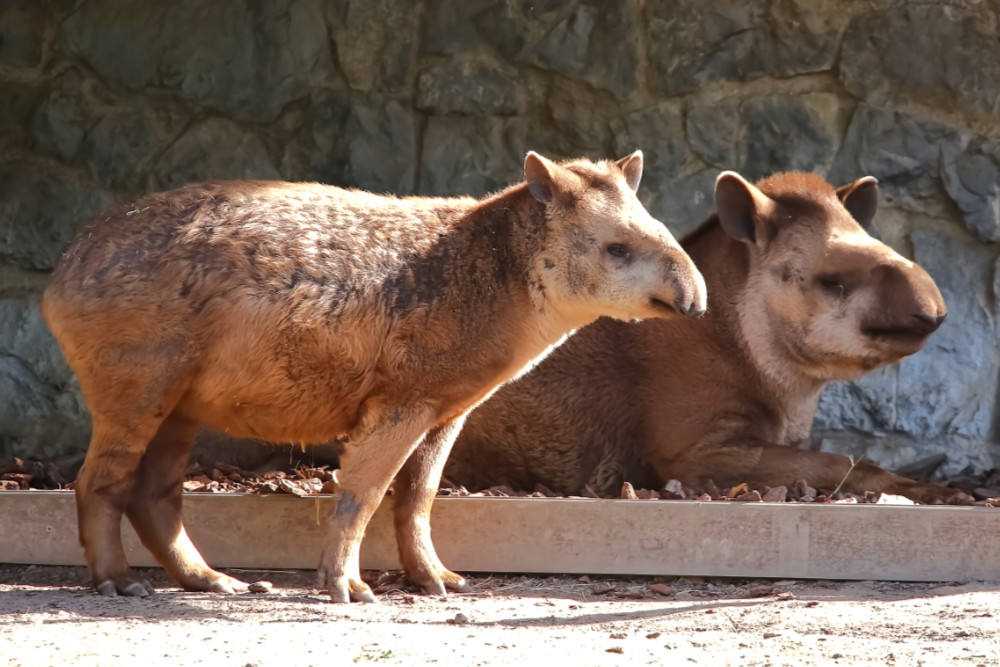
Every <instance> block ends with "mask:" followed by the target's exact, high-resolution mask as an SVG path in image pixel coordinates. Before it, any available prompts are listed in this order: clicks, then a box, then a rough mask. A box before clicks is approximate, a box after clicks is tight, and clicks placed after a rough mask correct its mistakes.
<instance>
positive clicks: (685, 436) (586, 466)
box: [445, 173, 969, 503]
mask: <svg viewBox="0 0 1000 667" xmlns="http://www.w3.org/2000/svg"><path fill="white" fill-rule="evenodd" d="M842 201H843V205H842ZM876 202H877V187H876V184H875V181H874V179H871V178H866V179H861V180H859V181H856V182H855V183H851V184H849V185H847V186H844V187H843V188H841V189H840V190H838V191H836V192H835V191H834V189H833V188H832V187H831V186H830V185H829V184H827V183H826V182H825V181H824V180H823V179H821V178H819V177H818V176H815V175H811V174H780V175H776V176H773V177H771V178H768V179H766V180H764V181H762V182H761V183H759V184H758V187H754V186H752V185H750V184H748V183H746V182H745V181H743V180H742V179H741V178H740V177H739V176H738V175H736V174H732V173H727V174H724V175H723V176H721V177H720V179H719V182H718V185H717V190H716V203H717V207H718V213H717V214H714V215H713V216H712V217H710V218H709V220H708V221H706V222H705V223H704V224H703V225H702V226H701V227H699V228H698V229H696V230H695V231H694V232H692V233H691V234H690V235H689V236H687V237H686V238H685V239H684V240H683V242H682V245H683V247H684V248H685V249H686V250H687V251H688V253H689V254H690V255H691V257H692V258H693V259H694V260H695V263H696V265H697V266H698V267H699V269H701V271H702V273H703V275H704V276H705V280H706V283H707V285H708V288H709V309H708V313H707V315H706V316H705V317H703V318H701V319H698V320H683V321H682V320H677V321H672V322H667V321H647V322H641V323H631V324H630V323H622V322H613V321H610V320H603V319H602V320H599V321H598V322H596V323H595V324H593V325H591V326H589V327H587V328H586V329H584V330H583V331H581V332H580V333H578V334H577V335H576V336H574V337H573V339H572V340H570V341H569V342H568V343H567V344H566V345H564V346H563V347H561V348H560V349H559V350H557V351H555V353H553V354H552V355H551V356H550V357H549V358H548V359H546V361H545V362H544V363H542V364H541V365H540V366H539V368H538V369H536V370H535V371H534V372H533V373H532V374H530V375H529V376H526V377H525V378H523V379H521V380H520V381H518V382H516V383H514V384H511V385H509V386H507V387H505V388H503V389H501V390H500V391H499V392H498V393H497V394H496V395H495V396H494V397H493V398H491V399H490V400H489V401H488V402H487V403H485V404H484V405H483V406H481V407H480V408H479V409H477V410H476V412H475V413H473V414H472V415H471V416H470V418H469V420H468V421H467V423H466V426H465V429H464V430H463V432H462V434H461V436H460V438H459V440H458V442H457V443H456V446H455V448H454V450H453V452H452V457H451V459H450V461H449V463H448V466H447V468H446V471H445V474H446V475H447V476H448V478H449V479H450V480H452V481H454V482H457V483H462V484H465V485H467V486H469V487H470V488H482V487H488V486H491V485H495V484H508V485H511V486H513V487H515V488H521V489H528V490H530V489H532V488H533V487H534V485H535V484H537V483H542V484H545V485H547V486H549V487H551V488H553V489H555V490H557V491H560V492H563V493H571V494H576V493H580V492H581V491H582V490H583V489H584V487H585V486H587V485H589V486H590V487H591V488H592V489H593V490H594V491H596V492H597V493H598V494H600V495H603V496H608V497H617V496H618V494H619V492H620V489H621V486H622V483H623V482H624V481H630V482H632V483H633V484H637V485H643V486H647V487H653V488H659V485H662V484H663V483H664V482H665V481H666V480H668V479H671V478H676V479H680V480H682V481H685V482H689V483H696V482H702V481H704V480H706V479H709V478H710V479H712V480H714V481H715V482H716V483H717V484H719V485H720V486H723V485H731V484H737V483H740V482H750V483H753V484H759V485H767V486H779V485H787V484H791V483H792V482H794V481H795V480H796V479H797V478H805V479H807V480H809V483H810V484H812V485H814V486H818V487H821V488H827V489H833V488H836V487H837V486H838V485H840V484H841V482H844V484H843V486H842V487H841V488H842V489H843V490H845V491H852V492H855V493H863V492H865V491H874V492H887V493H894V494H902V495H905V496H909V497H911V498H914V499H917V500H921V501H925V502H932V503H933V502H967V501H969V498H968V497H967V496H965V495H964V494H962V493H960V492H958V491H956V490H954V489H947V488H943V487H939V486H935V485H930V484H920V483H917V482H914V481H912V480H908V479H904V478H902V477H899V476H896V475H893V474H892V473H889V472H887V471H885V470H882V469H881V468H879V467H877V466H875V465H872V464H870V463H867V462H861V463H859V464H858V465H857V466H856V467H854V468H853V469H852V468H851V462H850V460H848V459H847V458H846V457H843V456H838V455H834V454H828V453H821V452H814V451H804V450H800V449H796V448H795V447H794V446H795V445H798V444H800V443H802V442H803V441H804V440H805V439H806V438H807V436H808V435H809V431H810V427H811V424H812V420H813V416H814V414H815V411H816V404H817V400H818V397H819V394H820V391H821V389H822V388H823V386H824V385H825V384H826V383H827V382H828V381H830V380H837V379H849V378H855V377H858V376H860V375H862V374H863V373H865V372H867V371H869V370H871V369H873V368H876V367H879V366H881V365H884V364H887V363H892V362H895V361H897V360H899V359H901V358H902V357H904V356H906V355H908V354H912V353H914V352H916V351H917V350H919V349H920V348H921V346H922V345H923V343H924V341H925V340H926V338H927V336H928V335H929V334H930V333H931V332H932V331H934V330H935V329H936V328H937V326H938V324H940V322H941V321H942V320H943V319H944V315H945V305H944V303H943V301H942V299H941V295H940V293H939V291H938V289H937V287H936V286H935V284H934V282H933V280H932V279H931V278H930V276H928V275H927V273H926V272H925V271H924V270H923V269H921V268H920V267H919V266H916V265H915V264H913V263H912V262H910V261H908V260H906V259H905V258H903V257H901V256H899V255H898V254H896V253H895V252H893V251H892V250H891V249H890V248H889V247H887V246H886V245H884V244H882V243H880V242H878V241H876V240H875V239H873V238H871V237H870V236H868V234H867V233H865V231H864V230H863V228H862V226H861V225H859V224H858V221H861V223H862V224H865V225H867V223H868V222H869V221H870V220H871V218H872V216H873V215H874V212H875V206H876ZM845 206H846V208H845ZM852 215H853V217H852ZM855 218H856V219H855ZM789 445H792V446H789Z"/></svg>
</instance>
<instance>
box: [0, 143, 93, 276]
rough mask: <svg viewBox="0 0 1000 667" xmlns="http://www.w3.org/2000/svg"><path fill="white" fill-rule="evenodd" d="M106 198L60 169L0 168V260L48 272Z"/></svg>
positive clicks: (19, 165)
mask: <svg viewBox="0 0 1000 667" xmlns="http://www.w3.org/2000/svg"><path fill="white" fill-rule="evenodd" d="M111 202H112V198H111V195H110V194H109V193H108V192H107V191H105V190H103V189H101V188H100V187H99V186H97V185H96V184H93V183H89V182H87V181H86V180H83V179H81V178H80V177H79V176H78V175H77V174H76V173H74V172H73V171H71V170H68V169H66V168H57V169H53V168H52V167H51V166H50V165H45V164H43V163H31V162H23V161H10V162H3V163H0V259H4V260H8V261H11V262H13V263H14V264H15V265H17V266H20V267H23V268H26V269H37V270H48V269H51V268H52V267H53V266H54V265H55V261H56V258H57V257H58V255H59V252H60V251H61V250H62V249H63V246H65V245H66V244H67V243H68V242H69V240H70V238H72V236H73V233H74V232H75V231H76V229H77V227H79V226H80V225H81V224H83V222H84V221H85V220H86V219H87V218H88V217H90V216H91V215H93V214H94V213H96V212H97V211H99V210H100V209H102V208H105V207H107V206H108V205H110V204H111Z"/></svg>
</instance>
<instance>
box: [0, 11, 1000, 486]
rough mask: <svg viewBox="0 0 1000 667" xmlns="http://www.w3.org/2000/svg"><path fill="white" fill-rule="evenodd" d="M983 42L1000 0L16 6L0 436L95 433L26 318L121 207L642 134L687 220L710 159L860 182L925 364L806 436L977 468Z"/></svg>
mask: <svg viewBox="0 0 1000 667" xmlns="http://www.w3.org/2000/svg"><path fill="white" fill-rule="evenodd" d="M998 37H1000V1H998V0H946V1H944V2H937V3H931V2H919V3H913V2H910V3H904V2H899V1H897V0H859V1H856V2H846V1H844V0H819V1H815V2H814V1H810V0H749V1H747V2H736V1H735V0H677V1H676V2H669V3H667V2H638V1H636V0H629V1H628V2H610V1H608V0H534V1H532V2H519V1H516V0H469V1H468V2H462V3H455V2H448V1H446V0H414V1H404V0H275V2H270V3H260V2H252V3H229V2H225V1H224V0H206V1H202V0H173V1H169V2H168V1H167V0H105V1H103V2H96V1H94V0H90V1H88V2H78V1H77V0H47V1H46V2H34V1H32V0H10V1H8V2H6V3H3V6H2V7H0V99H2V100H3V103H2V104H0V397H2V398H3V399H4V400H0V443H2V445H3V447H5V448H6V450H5V451H8V452H11V451H15V450H16V451H17V452H18V453H22V454H23V453H30V452H38V451H42V450H45V451H49V450H52V449H59V448H60V447H62V448H73V447H78V446H80V443H81V442H83V441H85V440H86V434H85V431H86V423H85V418H86V414H85V411H84V409H83V407H82V404H81V403H80V397H79V393H78V390H77V389H76V388H75V385H74V383H73V381H72V379H71V378H67V377H66V376H65V368H63V369H62V370H59V368H60V367H59V363H61V361H59V360H60V359H61V357H60V356H59V353H58V349H57V347H56V346H55V343H54V341H53V340H52V339H51V337H48V336H47V335H46V334H45V333H44V327H43V326H42V324H41V320H40V319H38V317H37V313H36V312H35V311H37V303H38V297H39V294H40V291H41V289H42V285H43V284H44V277H45V274H46V272H47V271H48V270H50V269H51V267H52V265H53V262H54V261H55V259H56V257H57V256H58V253H59V250H60V249H61V248H62V246H63V245H64V244H65V243H66V242H67V241H68V240H69V238H70V236H71V235H72V234H73V232H74V230H75V229H77V227H78V226H79V225H80V224H82V222H83V221H84V220H85V219H86V218H87V217H88V216H89V215H90V214H91V213H93V212H95V211H96V210H98V209H100V208H103V207H105V206H107V205H109V204H110V203H112V202H114V201H123V200H127V199H130V198H132V197H135V196H136V195H138V194H140V193H142V192H144V191H147V190H153V189H163V188H170V187H174V186H177V185H180V184H181V183H185V182H188V181H192V180H201V179H207V178H283V179H292V180H316V181H321V182H325V183H333V184H337V185H344V186H351V187H361V188H368V189H372V190H375V191H379V192H392V193H396V194H435V195H454V194H470V195H474V196H481V195H484V194H486V193H488V192H490V191H493V190H496V189H498V188H501V187H504V186H506V185H507V184H508V183H510V182H512V181H515V180H517V179H519V178H520V176H521V171H522V165H523V161H524V154H525V153H526V152H527V151H528V150H536V151H539V152H541V153H543V154H545V155H547V156H550V157H553V158H560V157H575V156H580V155H586V156H589V157H593V158H609V157H621V156H623V155H625V154H628V153H630V152H631V151H633V150H635V149H636V148H641V149H642V150H643V151H644V153H645V156H646V163H645V175H644V178H643V182H642V185H641V188H640V190H639V196H640V198H641V199H642V201H643V202H644V203H645V204H646V205H647V207H648V208H649V210H650V212H651V213H652V214H653V215H654V216H656V217H657V218H659V219H660V220H662V221H663V222H664V223H665V224H667V225H668V226H669V227H670V229H672V230H673V231H674V233H676V234H678V235H681V234H683V233H684V232H686V231H687V230H690V229H692V228H693V227H695V226H696V225H697V224H698V223H700V222H701V221H702V220H703V219H704V217H705V216H706V215H707V214H708V213H709V212H710V211H711V209H712V191H713V186H714V182H715V178H716V177H717V175H718V174H719V172H720V171H722V170H724V169H735V170H737V171H740V172H741V173H743V174H744V175H746V176H748V177H750V178H759V177H763V176H766V175H769V174H770V173H773V172H775V171H781V170H789V169H801V170H808V171H815V172H818V173H821V174H824V175H827V176H828V177H829V179H830V180H831V181H832V182H833V183H834V184H841V183H846V182H848V181H851V180H854V179H856V178H858V177H860V176H863V175H866V174H871V175H874V176H875V177H877V178H878V179H879V182H880V187H881V193H882V206H881V208H880V213H879V216H878V217H877V220H876V224H875V231H874V233H875V234H876V235H877V236H878V237H879V238H882V239H883V240H885V241H886V242H887V243H889V244H890V245H892V246H893V247H895V248H896V249H897V250H899V251H900V252H902V253H904V254H906V255H908V256H910V257H913V258H915V259H916V260H918V261H919V262H921V263H922V264H924V265H926V266H927V268H928V269H929V270H930V271H931V273H932V274H933V275H934V276H935V278H936V279H937V280H938V282H939V284H940V285H941V287H942V291H944V292H945V297H946V299H947V300H948V303H949V306H950V308H951V314H950V315H949V318H948V320H947V323H946V324H945V325H944V326H943V327H942V329H941V330H940V331H939V332H938V333H936V334H935V335H934V337H932V339H931V341H930V343H928V345H927V347H926V349H924V350H923V351H922V352H920V353H919V354H917V355H915V356H913V357H912V358H909V359H906V360H905V361H903V362H902V363H901V364H899V365H897V366H895V367H892V368H888V369H885V370H882V371H879V372H877V373H874V374H871V375H869V376H866V377H864V378H862V379H861V380H859V381H857V382H854V383H838V384H835V385H832V386H831V387H830V388H829V389H828V390H827V391H826V392H825V393H824V395H823V397H822V400H821V402H820V411H819V415H818V417H817V421H816V425H815V426H816V428H815V433H816V439H817V441H819V442H823V443H825V446H829V447H832V448H841V449H842V450H843V451H850V452H852V453H854V454H856V455H862V454H864V455H865V456H867V457H869V458H871V459H873V460H879V461H882V462H885V463H887V464H889V465H897V464H903V463H907V462H909V461H908V460H907V459H909V460H912V459H913V458H920V457H924V456H927V455H929V454H934V453H938V452H942V451H946V452H947V453H948V456H949V460H948V461H947V463H946V464H945V466H944V468H943V469H947V470H953V471H957V470H961V469H962V468H964V467H966V466H971V467H973V468H983V467H989V466H990V465H993V460H992V459H991V456H995V455H996V451H997V449H1000V447H998V446H997V444H996V443H997V442H998V441H1000V438H998V433H997V429H996V427H995V426H994V424H995V423H1000V420H998V415H997V407H996V406H997V405H998V404H1000V400H998V399H1000V396H998V393H1000V388H998V386H997V378H998V377H1000V373H998V370H1000V368H998V366H1000V359H998V358H997V350H998V349H1000V332H998V330H997V322H996V317H997V313H998V312H1000V303H998V301H997V299H998V297H997V295H998V294H1000V270H998V269H1000V244H998V242H1000V115H998V112H1000V39H998ZM33 313H34V314H33ZM28 339H32V340H34V341H35V342H34V343H33V344H32V345H28V343H27V342H26V341H27V340H28ZM8 396H15V397H16V398H13V399H9V400H8V399H7V397H8ZM74 429H75V430H74Z"/></svg>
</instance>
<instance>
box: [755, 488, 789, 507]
mask: <svg viewBox="0 0 1000 667" xmlns="http://www.w3.org/2000/svg"><path fill="white" fill-rule="evenodd" d="M787 497H788V487H787V486H772V487H771V488H769V489H768V490H767V491H765V492H764V495H763V496H761V500H763V501H764V502H765V503H783V502H785V499H786V498H787Z"/></svg>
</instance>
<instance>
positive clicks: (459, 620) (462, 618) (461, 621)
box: [448, 612, 469, 625]
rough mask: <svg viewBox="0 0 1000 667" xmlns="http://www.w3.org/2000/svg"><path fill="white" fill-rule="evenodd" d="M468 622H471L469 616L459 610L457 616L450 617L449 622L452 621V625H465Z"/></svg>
mask: <svg viewBox="0 0 1000 667" xmlns="http://www.w3.org/2000/svg"><path fill="white" fill-rule="evenodd" d="M468 622H469V617H468V616H466V615H465V614H463V613H462V612H458V613H457V614H455V618H450V619H448V623H450V624H451V625H465V624H466V623H468Z"/></svg>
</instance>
